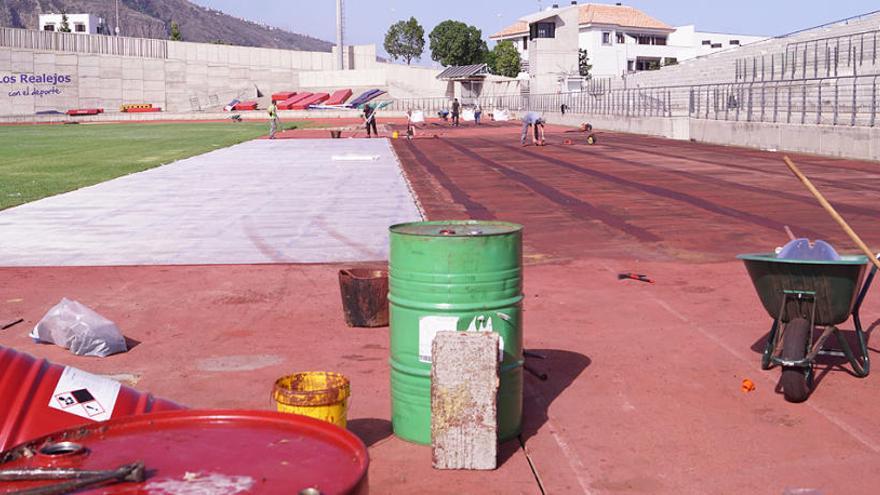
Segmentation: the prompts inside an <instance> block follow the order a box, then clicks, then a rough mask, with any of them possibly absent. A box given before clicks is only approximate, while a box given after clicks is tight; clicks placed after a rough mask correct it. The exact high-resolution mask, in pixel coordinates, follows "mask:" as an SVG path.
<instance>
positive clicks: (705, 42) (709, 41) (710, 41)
mask: <svg viewBox="0 0 880 495" xmlns="http://www.w3.org/2000/svg"><path fill="white" fill-rule="evenodd" d="M711 44H712V40H703V45H705V46H708V45H711Z"/></svg>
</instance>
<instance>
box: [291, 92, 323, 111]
mask: <svg viewBox="0 0 880 495" xmlns="http://www.w3.org/2000/svg"><path fill="white" fill-rule="evenodd" d="M329 98H330V95H329V94H327V93H315V94H313V95H311V96H309V97H308V98H305V99H302V100H299V101H298V102H296V103H294V104H293V105H291V106H290V108H291V110H307V109H308V108H309V107H310V106H311V105H318V104H321V103H323V102H325V101H327V100H328V99H329Z"/></svg>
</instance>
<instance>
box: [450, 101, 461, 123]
mask: <svg viewBox="0 0 880 495" xmlns="http://www.w3.org/2000/svg"><path fill="white" fill-rule="evenodd" d="M460 111H461V103H459V102H458V98H455V99H453V100H452V126H453V127H458V113H459V112H460Z"/></svg>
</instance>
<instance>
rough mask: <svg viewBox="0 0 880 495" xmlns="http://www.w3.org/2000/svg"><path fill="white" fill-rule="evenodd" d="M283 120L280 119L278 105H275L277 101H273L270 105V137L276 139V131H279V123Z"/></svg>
mask: <svg viewBox="0 0 880 495" xmlns="http://www.w3.org/2000/svg"><path fill="white" fill-rule="evenodd" d="M280 122H281V121H280V120H278V107H277V106H275V102H274V101H273V102H272V104H271V105H269V139H275V132H276V131H278V124H279V123H280Z"/></svg>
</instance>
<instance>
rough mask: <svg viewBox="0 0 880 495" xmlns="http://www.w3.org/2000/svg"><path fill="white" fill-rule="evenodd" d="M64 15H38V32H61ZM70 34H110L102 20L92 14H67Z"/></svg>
mask: <svg viewBox="0 0 880 495" xmlns="http://www.w3.org/2000/svg"><path fill="white" fill-rule="evenodd" d="M63 16H64V14H40V31H61V23H62V22H63ZM67 25H68V27H69V28H70V32H71V33H81V34H110V33H109V32H108V31H107V28H106V25H105V24H104V19H102V18H100V17H98V16H96V15H92V14H67Z"/></svg>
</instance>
